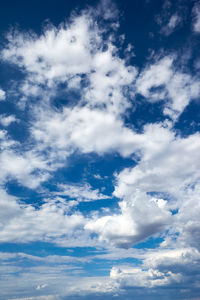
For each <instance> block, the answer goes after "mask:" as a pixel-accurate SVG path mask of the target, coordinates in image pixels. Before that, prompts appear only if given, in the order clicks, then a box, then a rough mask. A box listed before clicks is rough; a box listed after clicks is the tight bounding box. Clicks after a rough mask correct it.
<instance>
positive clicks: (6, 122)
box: [0, 115, 17, 127]
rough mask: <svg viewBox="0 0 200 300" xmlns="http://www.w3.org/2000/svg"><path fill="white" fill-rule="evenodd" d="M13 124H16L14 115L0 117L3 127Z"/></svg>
mask: <svg viewBox="0 0 200 300" xmlns="http://www.w3.org/2000/svg"><path fill="white" fill-rule="evenodd" d="M13 122H17V119H16V117H15V116H14V115H9V116H5V115H3V116H2V115H1V116H0V123H1V124H2V125H3V126H5V127H7V126H9V125H10V124H11V123H13Z"/></svg>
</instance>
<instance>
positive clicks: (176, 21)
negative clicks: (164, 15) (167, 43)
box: [160, 13, 182, 36]
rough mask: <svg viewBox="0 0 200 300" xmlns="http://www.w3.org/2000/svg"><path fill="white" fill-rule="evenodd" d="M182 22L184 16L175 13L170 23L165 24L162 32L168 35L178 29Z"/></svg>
mask: <svg viewBox="0 0 200 300" xmlns="http://www.w3.org/2000/svg"><path fill="white" fill-rule="evenodd" d="M181 23H182V18H181V17H180V16H179V15H178V14H176V13H175V14H173V15H172V16H171V17H170V19H169V21H168V23H167V24H166V25H165V26H163V27H162V28H161V30H160V32H161V33H162V34H164V35H166V36H169V35H170V34H172V33H173V32H174V30H176V29H177V27H178V26H179V25H180V24H181Z"/></svg>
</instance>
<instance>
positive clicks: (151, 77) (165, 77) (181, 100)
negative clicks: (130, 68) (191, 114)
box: [136, 56, 200, 120]
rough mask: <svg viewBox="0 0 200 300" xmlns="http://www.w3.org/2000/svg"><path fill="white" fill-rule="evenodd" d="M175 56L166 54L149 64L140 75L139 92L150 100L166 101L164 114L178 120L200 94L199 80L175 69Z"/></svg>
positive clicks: (137, 83)
mask: <svg viewBox="0 0 200 300" xmlns="http://www.w3.org/2000/svg"><path fill="white" fill-rule="evenodd" d="M173 63H174V58H173V57H170V56H166V57H164V58H162V59H160V60H159V61H157V62H156V63H154V64H152V65H149V66H147V67H146V68H145V69H144V70H143V71H142V73H141V74H140V75H139V77H138V79H137V82H136V86H137V92H138V93H140V94H141V95H143V96H144V97H145V98H147V100H148V101H150V102H156V101H163V100H164V101H165V107H164V110H163V113H164V115H169V116H170V117H171V118H172V119H173V120H176V119H177V118H178V117H179V116H180V114H181V113H182V112H183V110H184V109H185V107H186V106H187V105H188V104H189V103H190V101H191V100H193V99H196V98H198V96H199V94H200V88H199V80H198V79H197V78H192V76H191V75H189V74H185V73H182V72H179V71H178V70H176V69H175V67H174V65H173Z"/></svg>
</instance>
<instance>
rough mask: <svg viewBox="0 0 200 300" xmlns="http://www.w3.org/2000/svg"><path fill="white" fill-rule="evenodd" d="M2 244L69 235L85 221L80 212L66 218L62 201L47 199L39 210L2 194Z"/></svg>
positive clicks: (66, 214)
mask: <svg viewBox="0 0 200 300" xmlns="http://www.w3.org/2000/svg"><path fill="white" fill-rule="evenodd" d="M0 202H1V203H0V206H1V210H0V215H1V232H0V240H1V242H28V241H36V240H42V241H49V242H51V240H52V239H53V240H54V242H56V238H57V237H58V238H59V237H61V236H65V238H66V239H67V236H71V237H72V238H73V234H74V231H75V230H76V229H77V230H79V234H80V229H81V227H83V225H84V223H85V220H84V218H83V216H82V215H81V214H80V213H79V212H77V213H76V212H75V213H74V214H72V215H69V214H68V213H69V206H68V205H67V204H65V202H64V201H59V199H55V200H51V199H49V200H46V202H45V203H43V204H42V205H41V206H40V207H39V208H38V209H37V208H35V207H34V206H33V205H25V204H23V203H21V204H20V203H19V202H18V201H17V199H15V198H14V197H11V196H9V195H7V194H6V193H5V192H4V191H1V200H0Z"/></svg>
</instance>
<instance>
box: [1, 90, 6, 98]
mask: <svg viewBox="0 0 200 300" xmlns="http://www.w3.org/2000/svg"><path fill="white" fill-rule="evenodd" d="M5 99H6V93H5V91H4V90H2V89H1V88H0V101H3V100H5Z"/></svg>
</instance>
